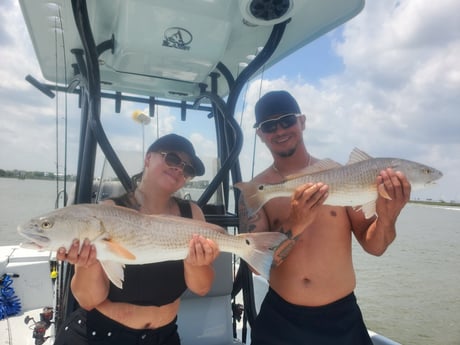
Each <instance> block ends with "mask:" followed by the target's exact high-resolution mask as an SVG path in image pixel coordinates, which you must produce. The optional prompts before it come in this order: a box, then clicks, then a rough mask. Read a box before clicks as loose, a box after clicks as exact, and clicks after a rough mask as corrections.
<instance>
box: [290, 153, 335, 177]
mask: <svg viewBox="0 0 460 345" xmlns="http://www.w3.org/2000/svg"><path fill="white" fill-rule="evenodd" d="M341 167H342V164H340V163H338V162H336V161H334V160H332V159H329V158H327V159H323V160H320V161H318V162H316V163H315V164H312V165H310V166H308V167H306V168H305V169H302V170H301V171H300V172H298V173H295V174H292V175H288V176H286V180H293V179H295V178H298V177H301V176H304V175H311V174H315V173H319V172H321V171H325V170H330V169H336V168H341Z"/></svg>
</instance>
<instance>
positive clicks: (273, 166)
mask: <svg viewBox="0 0 460 345" xmlns="http://www.w3.org/2000/svg"><path fill="white" fill-rule="evenodd" d="M310 163H311V154H308V162H307V164H306V165H305V167H303V169H305V168H306V167H308V166H309V165H310ZM272 169H273V170H274V171H275V172H276V173H277V174H278V175H280V177H281V178H282V179H283V180H284V179H285V178H286V177H285V176H284V175H283V174H282V173H281V171H280V170H279V169H278V168H277V167H276V165H275V162H273V164H272Z"/></svg>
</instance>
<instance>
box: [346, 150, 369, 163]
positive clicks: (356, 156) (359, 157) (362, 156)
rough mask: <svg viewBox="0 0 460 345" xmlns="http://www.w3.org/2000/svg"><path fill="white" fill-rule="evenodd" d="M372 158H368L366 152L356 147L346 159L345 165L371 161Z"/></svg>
mask: <svg viewBox="0 0 460 345" xmlns="http://www.w3.org/2000/svg"><path fill="white" fill-rule="evenodd" d="M373 158H374V157H371V156H369V155H368V154H367V153H366V152H364V151H361V150H360V149H358V148H357V147H355V148H354V149H353V151H351V153H350V158H349V159H348V162H347V164H346V165H350V164H354V163H358V162H362V161H367V160H369V159H373Z"/></svg>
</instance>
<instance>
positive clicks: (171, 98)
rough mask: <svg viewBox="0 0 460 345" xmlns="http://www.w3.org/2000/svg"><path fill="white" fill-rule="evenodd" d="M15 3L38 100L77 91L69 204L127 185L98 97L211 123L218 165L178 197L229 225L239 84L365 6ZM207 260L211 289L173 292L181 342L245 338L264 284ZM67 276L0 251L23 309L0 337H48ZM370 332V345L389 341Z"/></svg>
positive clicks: (339, 1)
mask: <svg viewBox="0 0 460 345" xmlns="http://www.w3.org/2000/svg"><path fill="white" fill-rule="evenodd" d="M19 3H20V6H21V10H22V14H23V16H24V19H25V23H26V25H27V28H28V31H29V34H30V37H31V40H32V42H33V47H34V50H35V53H36V56H37V59H38V62H39V65H40V69H41V72H42V74H43V77H44V79H45V80H46V81H45V82H40V81H39V80H38V79H37V78H35V77H33V76H27V77H26V79H27V80H28V81H29V82H30V83H31V84H32V85H33V86H35V87H36V88H38V89H39V90H40V91H42V92H43V93H44V94H45V95H47V96H48V97H54V95H55V93H56V92H65V93H67V94H75V95H76V96H77V97H78V99H79V106H80V108H81V126H80V133H79V152H78V156H77V157H74V159H75V160H76V161H77V174H76V181H75V188H74V191H73V193H72V196H71V197H70V198H69V203H77V204H78V203H89V202H97V201H98V198H99V197H100V195H103V197H109V196H113V194H112V192H113V190H118V191H119V190H122V191H123V190H132V188H133V181H132V179H131V175H130V174H129V173H128V172H127V169H126V167H125V166H124V164H123V163H122V161H121V160H120V158H119V155H118V154H117V152H116V151H115V150H114V148H113V146H112V145H111V142H110V140H109V139H108V135H107V133H106V132H105V129H104V127H103V125H102V121H101V100H103V99H104V100H107V101H110V102H112V104H113V108H114V113H119V112H120V109H121V105H122V103H123V104H126V103H130V102H131V103H136V104H144V105H145V106H146V107H147V108H148V114H144V115H147V116H148V118H151V119H153V118H154V117H155V106H157V105H161V106H166V107H170V108H172V109H176V110H177V111H179V112H180V114H181V119H182V121H185V122H187V121H189V122H195V123H196V122H198V123H199V122H200V121H213V125H214V128H215V133H216V134H215V135H216V145H215V152H214V156H215V160H214V161H213V163H212V164H213V165H214V167H218V169H215V170H214V174H213V176H212V178H210V179H209V181H206V183H204V184H203V186H202V187H203V188H202V190H201V192H200V194H199V195H196V188H194V193H191V192H190V191H189V192H187V193H186V194H185V195H186V196H187V197H188V198H193V199H195V200H196V202H197V203H198V205H200V206H201V207H202V209H203V211H204V213H205V216H206V219H207V221H209V222H212V223H215V224H218V225H220V226H222V227H224V228H227V229H229V231H234V232H238V214H237V210H236V208H235V206H234V205H235V202H234V201H235V200H238V194H237V193H238V191H237V190H236V189H233V188H232V187H231V184H232V183H236V182H238V181H241V169H240V164H241V163H240V161H239V153H240V151H241V148H242V145H243V138H242V132H241V128H240V126H239V124H238V122H237V121H236V120H235V118H234V114H235V107H236V104H237V101H238V98H239V97H240V94H241V91H242V89H243V87H244V85H245V84H246V83H247V82H248V80H249V79H250V78H252V77H253V76H255V75H257V74H260V73H261V71H262V69H263V68H267V67H270V66H272V65H274V64H275V63H277V62H278V61H281V60H282V59H283V58H285V57H287V56H288V55H290V54H292V53H293V52H295V51H296V50H298V49H299V48H301V47H303V46H305V45H306V44H308V43H310V42H311V41H313V40H315V39H316V38H318V37H320V36H321V35H323V34H325V33H327V32H328V31H330V30H332V29H333V28H336V27H337V26H339V25H341V24H343V23H345V22H346V21H348V20H350V19H352V18H353V17H354V16H356V15H358V14H359V12H360V11H361V10H362V8H363V7H364V5H365V4H364V0H309V1H307V0H233V1H229V0H214V1H208V0H188V1H183V0H168V1H160V0H149V1H147V0H129V1H125V0H97V1H96V0H87V1H86V0H19ZM191 112H193V116H190V113H191ZM196 113H200V114H201V115H200V117H198V116H197V115H195V114H196ZM138 115H139V114H137V116H138ZM144 115H143V119H144V120H146V119H145V117H146V116H144ZM144 120H143V121H144ZM97 149H100V150H101V151H102V152H103V155H104V159H105V160H106V161H107V162H108V164H109V165H110V167H111V169H113V171H114V173H115V175H116V181H117V186H113V185H112V184H108V185H109V187H107V186H108V185H107V184H106V187H103V186H102V185H101V183H104V179H103V178H100V176H96V175H97V174H96V168H95V166H96V156H97V155H96V151H97ZM207 168H209V167H207ZM210 171H213V170H212V169H210ZM95 186H96V187H95ZM120 188H121V189H120ZM95 189H97V190H103V193H96V191H95ZM66 199H67V198H66ZM232 201H233V202H232ZM230 205H233V209H232V208H231V206H230ZM215 266H216V273H217V277H216V279H215V283H214V285H213V287H212V290H211V292H210V293H208V294H207V295H206V296H205V297H197V296H195V295H193V294H192V293H190V292H186V293H185V295H184V296H183V299H182V302H181V307H180V312H179V316H178V325H179V333H180V335H181V338H182V343H183V344H184V345H198V344H199V345H208V344H209V345H217V344H221V345H226V344H228V345H230V344H242V343H249V337H248V332H250V324H251V323H252V321H253V320H254V317H255V316H256V314H257V308H258V304H259V303H260V300H261V298H262V296H263V293H264V291H265V290H264V289H266V288H267V282H266V281H264V280H263V279H262V278H260V277H253V275H252V273H251V272H250V270H249V269H248V267H247V265H245V264H244V262H237V261H236V263H235V260H234V258H233V257H232V256H231V255H221V256H220V257H219V259H218V260H217V261H216V263H215ZM71 276H72V267H70V265H67V264H65V263H58V262H56V259H55V256H54V254H53V253H52V252H36V251H33V250H28V249H24V248H20V247H18V246H3V247H1V248H0V277H1V282H2V284H4V285H6V284H9V285H8V287H9V288H14V293H12V294H11V296H10V298H11V303H12V304H14V302H16V304H17V303H20V304H21V311H20V312H18V313H17V314H16V315H8V316H7V317H5V318H3V319H2V320H1V321H0V329H1V331H0V343H2V344H9V345H17V344H21V345H23V344H51V343H52V342H53V337H54V334H55V332H56V330H57V329H59V327H61V325H62V323H63V321H64V320H65V318H66V317H67V316H68V315H69V314H70V312H71V311H72V310H74V308H75V307H76V302H75V300H74V298H73V297H72V294H71V293H70V291H69V282H70V278H71ZM9 291H10V292H13V290H11V289H10V290H9ZM238 296H239V297H238ZM13 314H14V313H13ZM241 318H242V321H239V320H240V319H241ZM369 333H370V334H371V337H372V340H373V343H374V344H375V345H395V344H397V343H396V342H394V341H392V340H390V339H388V338H386V337H384V336H382V335H379V334H376V333H374V332H372V331H369Z"/></svg>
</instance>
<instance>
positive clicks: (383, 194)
mask: <svg viewBox="0 0 460 345" xmlns="http://www.w3.org/2000/svg"><path fill="white" fill-rule="evenodd" d="M377 190H378V192H379V194H380V196H381V197H382V198H385V199H387V200H392V199H391V196H389V195H388V193H387V191H386V189H385V186H384V185H383V183H382V184H379V186H378V187H377Z"/></svg>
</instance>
